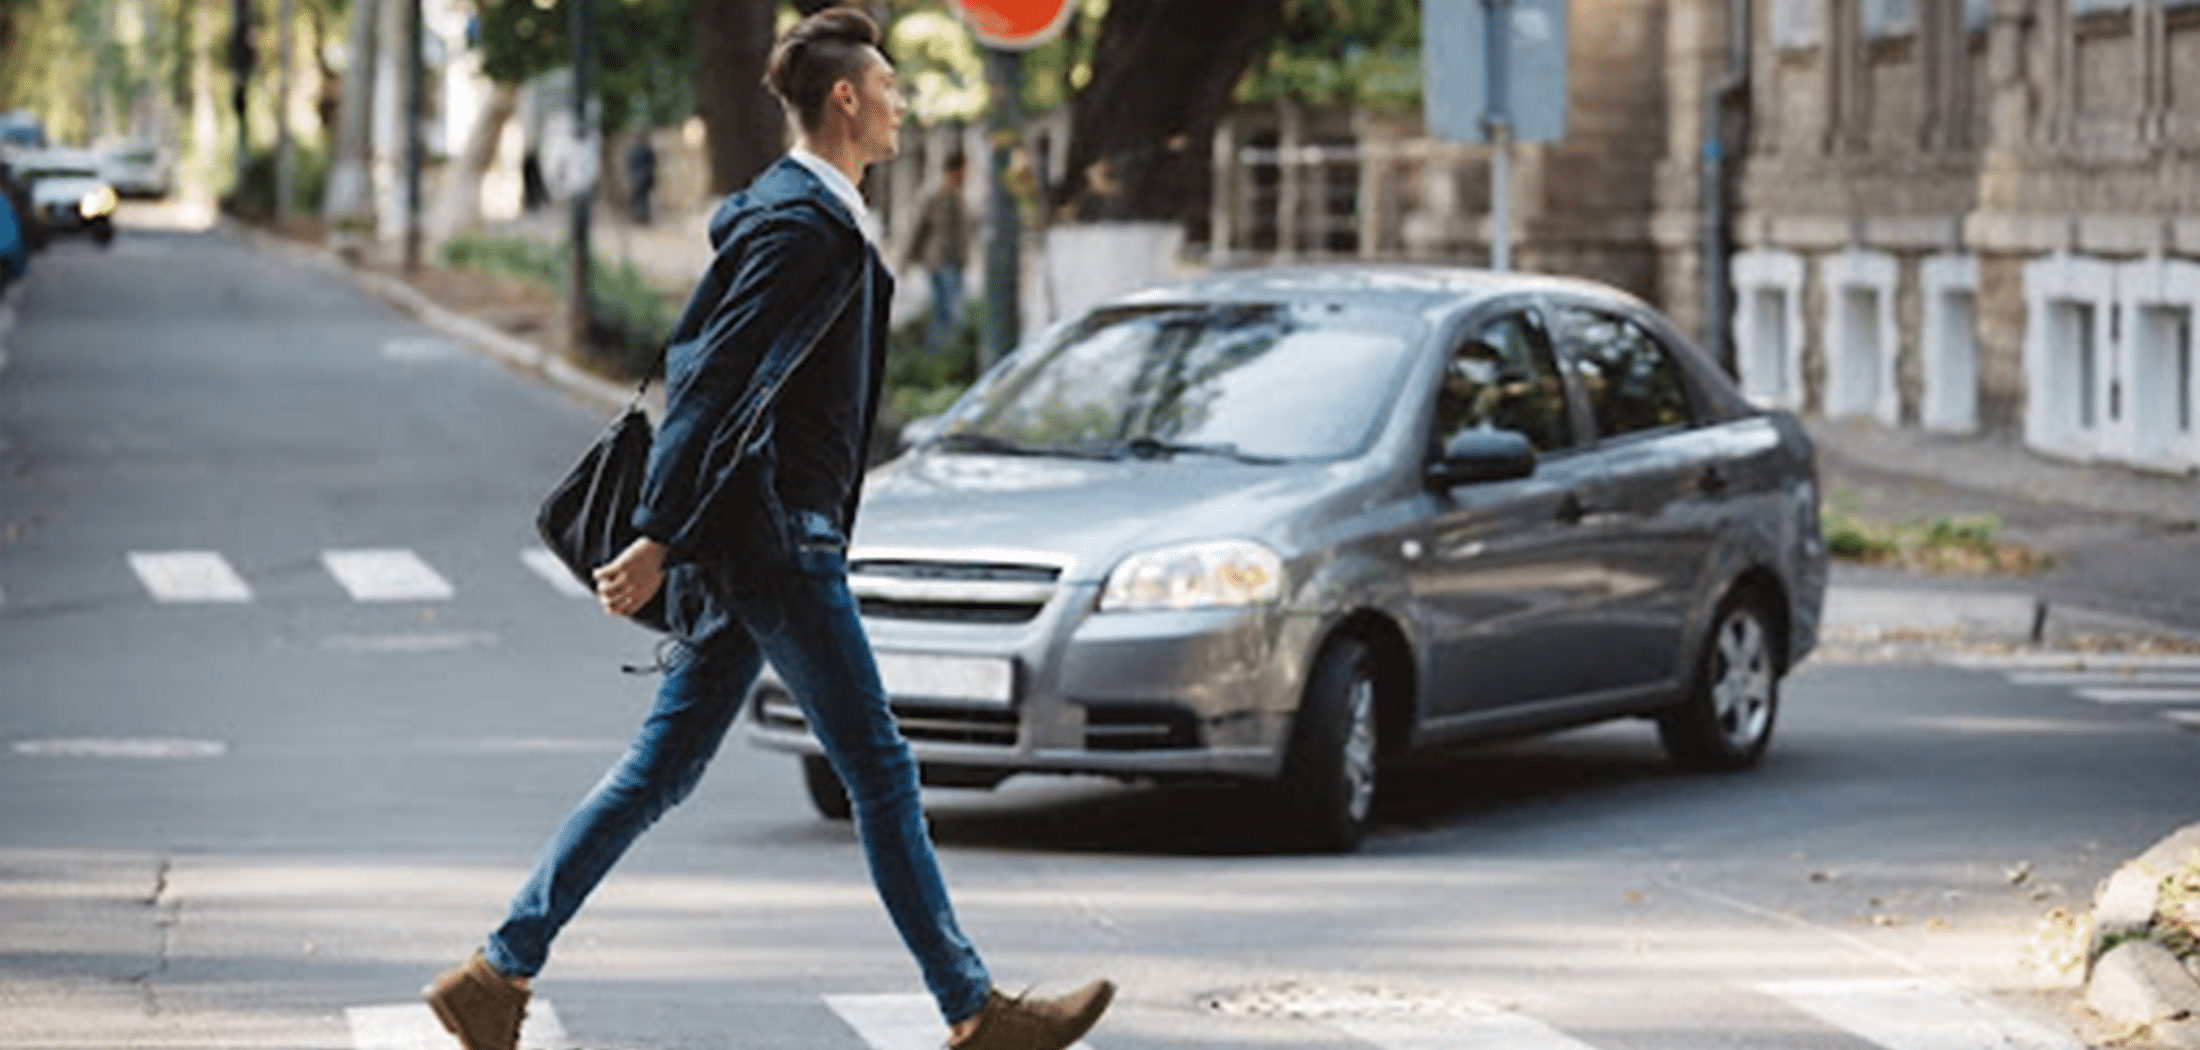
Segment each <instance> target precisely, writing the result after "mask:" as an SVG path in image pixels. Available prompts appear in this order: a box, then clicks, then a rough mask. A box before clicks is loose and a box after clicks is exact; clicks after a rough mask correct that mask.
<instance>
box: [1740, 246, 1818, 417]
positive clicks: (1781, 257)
mask: <svg viewBox="0 0 2200 1050" xmlns="http://www.w3.org/2000/svg"><path fill="white" fill-rule="evenodd" d="M1728 265H1729V267H1730V269H1729V273H1730V274H1731V275H1732V280H1733V283H1734V302H1735V309H1734V321H1733V326H1732V330H1731V331H1730V332H1729V333H1728V335H1729V345H1731V346H1732V347H1734V370H1735V375H1736V378H1737V379H1738V380H1739V381H1740V384H1741V388H1742V392H1743V393H1744V394H1745V395H1746V396H1747V397H1748V398H1749V400H1750V401H1751V403H1753V404H1756V405H1759V406H1761V407H1764V408H1785V409H1790V410H1793V411H1797V412H1800V411H1802V409H1803V257H1802V256H1800V255H1797V254H1795V253H1794V252H1784V251H1778V250H1774V249H1765V248H1759V249H1753V250H1751V251H1746V252H1738V253H1736V254H1735V256H1734V258H1733V260H1732V261H1731V262H1730V263H1729V264H1728ZM1767 292H1769V293H1772V294H1774V295H1776V296H1778V297H1779V299H1780V301H1781V306H1782V314H1783V316H1784V318H1785V323H1784V324H1783V325H1782V326H1781V336H1780V339H1781V343H1782V346H1781V349H1782V352H1783V354H1784V357H1783V359H1782V367H1781V375H1780V376H1779V377H1778V378H1779V379H1780V380H1782V381H1781V382H1778V383H1767V382H1766V381H1765V377H1764V376H1761V375H1758V374H1757V372H1758V365H1757V360H1758V359H1757V355H1756V354H1755V353H1754V352H1753V348H1754V346H1755V344H1756V334H1757V331H1758V329H1759V326H1760V322H1761V318H1760V317H1759V316H1758V314H1759V312H1760V311H1759V310H1758V298H1757V297H1758V296H1759V295H1760V294H1763V293H1767ZM1767 387H1770V389H1767Z"/></svg>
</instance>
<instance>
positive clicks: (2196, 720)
mask: <svg viewBox="0 0 2200 1050" xmlns="http://www.w3.org/2000/svg"><path fill="white" fill-rule="evenodd" d="M2162 717H2163V718H2167V719H2169V720H2170V721H2172V722H2175V723H2177V725H2178V726H2180V727H2182V728H2185V729H2200V711H2164V712H2162Z"/></svg>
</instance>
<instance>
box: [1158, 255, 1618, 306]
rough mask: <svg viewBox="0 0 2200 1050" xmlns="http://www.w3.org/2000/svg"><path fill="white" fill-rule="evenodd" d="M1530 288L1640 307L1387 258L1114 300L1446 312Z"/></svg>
mask: <svg viewBox="0 0 2200 1050" xmlns="http://www.w3.org/2000/svg"><path fill="white" fill-rule="evenodd" d="M1532 292H1544V293H1554V292H1556V293H1566V294H1571V295H1580V296H1584V297H1588V298H1595V299H1604V300H1608V301H1618V302H1624V303H1628V304H1631V305H1636V306H1642V305H1643V304H1642V303H1641V301H1640V300H1638V299H1636V298H1635V297H1634V296H1632V295H1629V294H1628V293H1626V292H1624V291H1621V290H1619V289H1617V288H1614V287H1612V286H1610V285H1606V284H1599V283H1597V282H1595V281H1586V280H1580V279H1577V278H1570V277H1556V276H1551V275H1548V274H1531V273H1498V272H1495V271H1492V270H1477V269H1471V268H1467V267H1453V266H1427V265H1410V264H1389V263H1340V264H1330V265H1304V266H1275V267H1261V268H1253V269H1243V270H1218V271H1215V272H1214V273H1211V274H1208V275H1206V276H1203V277H1197V278H1193V279H1190V280H1185V281H1178V282H1175V283H1172V284H1165V285H1160V286H1157V287H1153V288H1147V289H1144V290H1141V291H1138V292H1134V293H1132V294H1130V295H1127V296H1124V297H1122V298H1120V299H1118V300H1116V301H1115V302H1116V304H1117V305H1125V306H1136V305H1159V304H1163V303H1172V302H1186V301H1191V302H1276V301H1280V300H1294V299H1314V300H1320V301H1323V302H1332V303H1342V304H1346V305H1351V306H1358V307H1362V308H1366V309H1373V310H1382V311H1393V312H1401V313H1412V314H1431V313H1435V314H1449V313H1452V312H1455V311H1457V310H1462V309H1466V308H1468V307H1470V306H1472V305H1474V304H1475V303H1478V302H1481V301H1483V300H1485V299H1490V298H1494V297H1497V296H1500V295H1513V294H1519V293H1532Z"/></svg>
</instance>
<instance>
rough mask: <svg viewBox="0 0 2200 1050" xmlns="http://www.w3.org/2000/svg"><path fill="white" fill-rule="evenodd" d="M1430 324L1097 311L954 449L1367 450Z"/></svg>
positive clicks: (1341, 314)
mask: <svg viewBox="0 0 2200 1050" xmlns="http://www.w3.org/2000/svg"><path fill="white" fill-rule="evenodd" d="M1418 328H1419V322H1418V321H1417V320H1415V319H1414V318H1413V317H1411V316H1410V315H1404V314H1398V313H1384V312H1377V311H1372V310H1365V309H1354V308H1351V307H1347V306H1343V305H1335V304H1327V303H1322V304H1289V305H1282V304H1265V303H1259V304H1246V303H1229V304H1197V305H1169V306H1134V307H1118V308H1112V309H1105V310H1100V311H1096V312H1094V313H1092V314H1090V315H1087V316H1086V317H1084V318H1083V319H1082V320H1080V321H1078V322H1076V323H1075V324H1072V325H1070V326H1069V327H1068V328H1066V329H1064V330H1062V331H1061V332H1060V333H1058V334H1057V335H1056V336H1055V337H1054V338H1052V339H1051V340H1050V341H1048V342H1047V343H1046V344H1044V345H1042V346H1038V347H1034V348H1031V350H1030V352H1027V353H1024V354H1019V355H1018V357H1017V359H1016V360H1015V361H1014V362H1012V363H1011V365H1010V371H1008V372H1007V373H1006V374H1004V375H1002V376H1000V377H999V378H998V379H997V380H996V381H995V382H993V383H991V384H990V385H989V386H988V387H987V388H986V390H985V391H983V392H982V394H981V395H980V396H979V397H978V398H976V399H975V400H973V401H971V402H968V403H966V404H965V405H964V406H963V408H962V409H961V410H959V411H958V412H957V413H956V414H955V416H954V418H951V419H949V420H948V421H947V422H946V424H945V426H944V427H943V428H942V432H941V433H942V436H941V439H940V441H941V445H942V447H943V448H945V449H946V450H949V451H957V450H961V451H970V452H991V453H1011V454H1013V453H1025V454H1040V455H1073V456H1074V455H1099V456H1113V457H1120V456H1137V457H1140V458H1159V457H1169V456H1182V455H1205V456H1222V457H1230V458H1236V459H1242V460H1251V461H1280V460H1296V459H1328V458H1336V457H1341V456H1348V455H1352V454H1355V453H1357V452H1358V451H1359V450H1360V449H1361V448H1362V447H1363V446H1364V445H1365V444H1366V443H1367V441H1368V439H1369V438H1370V437H1371V435H1372V434H1373V432H1374V429H1375V425H1376V424H1377V423H1378V422H1379V421H1381V419H1382V418H1383V414H1384V411H1385V410H1386V409H1387V408H1388V406H1389V405H1390V404H1391V402H1392V401H1393V400H1395V398H1394V396H1393V394H1394V392H1395V390H1396V387H1397V385H1398V382H1399V376H1400V375H1401V373H1402V371H1403V368H1402V365H1403V362H1404V361H1405V359H1406V358H1407V356H1408V354H1409V349H1410V347H1411V346H1412V345H1413V342H1414V339H1415V337H1416V333H1417V331H1418Z"/></svg>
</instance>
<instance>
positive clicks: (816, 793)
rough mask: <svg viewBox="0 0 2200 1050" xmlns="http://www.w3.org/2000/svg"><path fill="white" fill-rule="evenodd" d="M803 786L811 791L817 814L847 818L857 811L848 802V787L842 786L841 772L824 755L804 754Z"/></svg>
mask: <svg viewBox="0 0 2200 1050" xmlns="http://www.w3.org/2000/svg"><path fill="white" fill-rule="evenodd" d="M802 788H803V790H805V791H807V792H809V794H810V805H811V806H812V807H814V808H815V809H816V810H817V815H818V816H821V817H824V818H825V819H826V820H847V819H848V818H849V817H851V816H853V815H854V813H855V810H854V808H853V807H851V806H849V804H848V791H847V789H846V788H843V787H841V786H840V774H838V773H835V772H833V766H832V763H830V762H827V761H825V758H824V756H822V755H804V756H802Z"/></svg>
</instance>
